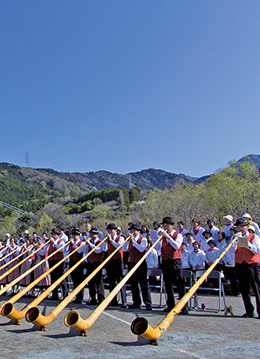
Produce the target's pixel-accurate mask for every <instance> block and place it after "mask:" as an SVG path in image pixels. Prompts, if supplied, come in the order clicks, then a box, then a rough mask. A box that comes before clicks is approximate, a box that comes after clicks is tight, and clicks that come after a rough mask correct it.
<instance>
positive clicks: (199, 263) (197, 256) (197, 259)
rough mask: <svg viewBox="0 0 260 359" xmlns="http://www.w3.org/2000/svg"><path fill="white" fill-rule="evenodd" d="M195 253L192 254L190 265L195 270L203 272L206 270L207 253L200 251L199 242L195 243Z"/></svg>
mask: <svg viewBox="0 0 260 359" xmlns="http://www.w3.org/2000/svg"><path fill="white" fill-rule="evenodd" d="M193 248H194V250H193V252H191V253H190V257H189V263H190V266H191V268H192V269H193V270H195V271H196V270H203V269H205V265H204V262H205V259H206V255H205V252H204V251H202V250H201V249H200V243H199V242H198V241H194V242H193Z"/></svg>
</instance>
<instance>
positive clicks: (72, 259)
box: [69, 240, 83, 262]
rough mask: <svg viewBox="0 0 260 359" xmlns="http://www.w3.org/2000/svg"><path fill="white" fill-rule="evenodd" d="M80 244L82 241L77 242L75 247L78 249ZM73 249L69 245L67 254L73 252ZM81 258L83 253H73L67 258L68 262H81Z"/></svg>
mask: <svg viewBox="0 0 260 359" xmlns="http://www.w3.org/2000/svg"><path fill="white" fill-rule="evenodd" d="M81 244H82V241H80V240H79V241H77V243H76V245H77V246H78V247H79V246H80V245H81ZM74 249H75V248H74V247H73V244H71V243H70V245H69V252H70V253H71V252H73V251H74ZM82 257H83V253H78V252H75V253H73V254H72V255H71V256H70V257H69V258H70V262H78V261H79V260H81V258H82Z"/></svg>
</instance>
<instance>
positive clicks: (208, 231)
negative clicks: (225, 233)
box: [202, 229, 212, 237]
mask: <svg viewBox="0 0 260 359" xmlns="http://www.w3.org/2000/svg"><path fill="white" fill-rule="evenodd" d="M207 233H208V234H210V235H211V236H212V233H211V231H210V230H209V229H205V231H204V232H203V233H202V234H203V236H204V237H205V234H207Z"/></svg>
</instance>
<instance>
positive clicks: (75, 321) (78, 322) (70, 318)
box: [64, 236, 162, 336]
mask: <svg viewBox="0 0 260 359" xmlns="http://www.w3.org/2000/svg"><path fill="white" fill-rule="evenodd" d="M161 239H162V236H161V237H159V238H158V239H157V240H156V241H155V242H154V244H153V245H152V246H151V247H150V248H149V250H148V251H147V252H146V253H145V254H144V255H143V256H142V258H141V259H140V260H139V261H138V262H137V263H136V265H135V266H134V267H133V268H132V269H131V270H130V271H129V272H128V273H127V275H126V276H125V277H124V278H123V279H122V280H121V282H120V283H118V284H117V286H116V287H115V288H114V289H113V290H112V291H111V293H110V294H109V295H108V296H107V297H106V298H105V299H104V300H103V302H102V303H101V304H100V305H99V306H98V307H97V308H96V309H95V310H94V312H93V313H92V314H91V315H90V316H89V317H88V318H87V319H85V320H84V319H82V318H81V317H80V315H79V313H78V312H77V311H76V310H72V311H71V312H69V313H68V314H67V315H66V316H65V318H64V323H65V325H66V326H67V327H71V328H74V329H76V330H78V331H80V333H81V335H84V336H86V335H87V332H86V331H87V329H89V328H90V327H91V326H92V325H93V324H94V323H95V321H96V320H97V318H98V317H99V316H100V315H101V314H102V313H103V311H104V310H105V309H106V307H107V306H108V305H109V303H110V302H111V301H112V300H113V298H114V297H115V296H116V295H117V293H118V292H119V291H120V290H121V289H122V288H123V286H124V285H125V284H126V282H127V281H128V280H129V278H130V277H131V276H132V275H133V274H134V272H135V271H136V270H137V268H138V267H139V266H140V265H141V264H142V263H143V262H144V260H145V259H146V257H147V256H148V254H149V253H150V252H151V251H152V249H153V248H154V247H155V246H156V245H157V243H159V241H160V240H161Z"/></svg>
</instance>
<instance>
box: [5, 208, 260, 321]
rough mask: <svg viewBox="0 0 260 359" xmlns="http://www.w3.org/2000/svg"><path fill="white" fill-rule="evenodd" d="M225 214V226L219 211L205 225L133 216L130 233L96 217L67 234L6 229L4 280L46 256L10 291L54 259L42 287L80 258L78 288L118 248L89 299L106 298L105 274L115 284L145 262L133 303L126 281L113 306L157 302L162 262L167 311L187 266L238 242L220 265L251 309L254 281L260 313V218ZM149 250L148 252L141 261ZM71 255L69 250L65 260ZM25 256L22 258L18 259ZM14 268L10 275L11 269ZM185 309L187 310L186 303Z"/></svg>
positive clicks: (199, 266) (135, 278) (205, 262)
mask: <svg viewBox="0 0 260 359" xmlns="http://www.w3.org/2000/svg"><path fill="white" fill-rule="evenodd" d="M223 221H224V225H223V228H222V229H219V228H218V227H217V226H216V225H215V222H214V220H213V219H212V218H209V219H208V220H207V228H203V227H202V226H201V224H200V221H199V220H198V219H197V218H194V219H193V220H192V223H191V224H192V227H191V228H190V229H187V228H185V223H184V222H183V221H179V222H177V226H176V228H175V224H174V221H173V219H172V218H171V217H164V218H163V219H162V221H161V222H154V223H153V229H151V230H149V229H148V227H147V226H146V225H140V224H139V223H129V224H128V231H127V233H122V230H121V228H120V227H118V226H116V225H115V224H114V223H106V230H105V233H102V232H101V231H100V230H99V228H98V227H97V226H95V225H93V226H91V225H90V224H86V227H85V231H83V232H81V231H80V230H79V228H77V227H74V228H72V230H71V231H70V233H67V234H66V233H65V232H64V230H63V229H53V230H52V231H51V233H50V234H49V235H48V234H47V233H42V234H41V236H39V235H38V234H37V233H36V232H34V233H33V234H32V236H30V234H29V232H28V231H27V230H26V231H25V232H24V233H23V235H22V234H19V235H15V234H12V235H10V234H8V233H7V234H6V235H5V238H4V239H0V278H2V279H1V280H0V285H1V286H5V285H6V284H7V283H11V282H12V281H13V280H14V279H15V278H17V277H19V276H20V275H21V274H22V273H25V272H26V271H28V269H29V268H31V267H32V266H33V265H35V264H37V263H39V262H41V265H39V266H38V267H37V268H36V269H35V270H34V271H32V272H31V273H29V274H28V275H26V276H24V277H23V278H22V279H21V280H20V282H19V283H18V284H16V285H15V286H13V287H12V290H11V292H10V293H9V294H13V293H15V292H17V291H18V290H19V287H20V286H27V285H28V284H29V283H31V281H32V280H35V279H37V278H38V277H39V276H41V275H42V274H43V273H45V272H47V271H48V269H49V268H52V267H54V266H55V269H54V270H52V271H51V272H50V273H49V274H48V275H46V276H45V277H44V278H43V279H42V280H41V281H39V282H38V283H37V286H36V287H35V288H40V289H41V290H44V289H45V288H46V287H48V286H49V285H50V284H51V283H54V282H55V281H56V280H57V279H59V278H60V277H61V276H62V274H63V273H64V270H65V271H66V268H72V267H73V266H75V265H76V264H77V263H78V265H76V266H75V269H74V270H73V271H72V272H71V279H72V282H73V286H74V288H76V287H77V286H78V285H79V284H80V283H81V282H82V281H83V280H84V278H85V277H86V275H89V274H90V273H92V272H93V271H94V270H95V269H96V268H98V267H99V265H100V264H102V263H103V261H104V260H105V259H106V258H107V257H108V256H111V259H109V260H108V261H107V263H106V264H105V266H104V268H105V273H104V270H103V271H102V270H99V271H98V272H97V274H96V275H95V276H94V277H93V278H92V279H91V280H90V281H89V283H88V288H89V298H88V300H87V303H88V304H89V305H96V304H100V303H101V302H102V301H103V300H104V298H105V295H104V276H105V278H106V280H107V283H108V285H109V290H110V292H111V291H112V290H113V288H114V287H115V286H116V285H117V284H118V283H120V281H121V280H122V279H123V277H124V276H125V274H126V273H127V272H129V271H130V270H131V269H132V268H134V267H135V265H136V264H137V263H138V264H139V266H138V268H137V269H136V270H135V271H134V273H133V274H132V276H131V277H130V278H129V281H128V283H129V284H130V289H131V294H132V304H128V303H127V296H126V289H125V286H124V287H122V289H121V296H120V297H121V303H119V300H118V298H117V296H115V297H114V298H113V300H112V302H111V306H119V305H121V306H123V307H127V308H130V309H139V308H141V304H142V301H143V303H144V305H145V308H146V309H147V310H152V298H151V293H150V288H149V271H150V270H154V269H157V268H159V269H161V271H162V274H163V281H164V286H165V292H166V307H165V308H164V311H165V312H169V311H170V310H171V309H172V308H173V307H174V306H175V298H174V289H173V287H175V288H177V292H178V295H179V298H181V297H183V295H184V294H185V278H184V277H183V274H182V270H183V269H188V270H190V271H194V272H195V271H198V270H204V269H207V268H208V267H210V266H211V265H212V264H213V263H214V262H215V261H216V259H217V258H218V257H219V256H220V254H221V253H222V252H223V251H224V250H225V249H226V248H227V246H228V245H229V244H230V243H231V242H233V243H232V246H231V248H230V249H229V250H228V251H227V253H226V254H225V255H224V256H223V258H222V259H221V260H220V261H219V263H218V264H217V266H216V267H215V268H214V270H218V271H223V274H224V278H225V280H226V281H229V282H230V284H231V288H232V292H233V295H235V296H238V295H240V293H241V296H242V299H243V302H244V306H245V310H246V311H245V314H243V316H244V317H253V316H254V315H255V313H254V306H253V304H252V302H251V298H250V287H251V288H252V290H253V292H254V294H255V298H256V307H257V308H256V309H257V313H258V317H259V318H260V274H259V273H260V269H259V259H260V257H259V256H260V238H259V235H260V229H259V226H258V224H257V223H256V222H254V221H253V220H252V217H251V216H250V214H248V213H245V214H244V215H243V216H242V217H241V218H238V219H237V220H236V221H235V222H234V220H233V217H232V216H231V215H226V216H224V217H223ZM151 247H153V248H151ZM148 250H149V254H148V255H147V257H146V259H145V260H143V261H141V259H142V257H143V256H144V255H145V254H146V253H147V251H148ZM72 252H73V253H72ZM70 254H71V255H70ZM65 257H68V258H67V259H66V260H64V261H63V262H62V263H61V264H60V265H58V263H59V262H60V261H62V260H63V259H64V258H65ZM19 262H21V265H20V266H19V265H17V264H18V263H19ZM140 262H142V263H140ZM64 264H65V267H64ZM13 267H15V269H14V270H12V268H13ZM7 272H8V275H5V273H7ZM61 288H62V293H63V296H66V295H67V292H68V289H67V285H66V281H63V282H62V286H61ZM140 289H141V290H140ZM28 295H32V296H33V295H35V291H34V290H31V291H29V292H28ZM51 299H53V300H60V299H61V298H60V296H59V292H58V286H57V287H56V288H55V289H54V290H53V292H52V297H51ZM75 302H76V303H82V302H83V290H81V291H78V293H77V295H76V298H75ZM181 313H182V314H188V306H187V304H186V305H185V306H184V307H183V309H182V312H181Z"/></svg>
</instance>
